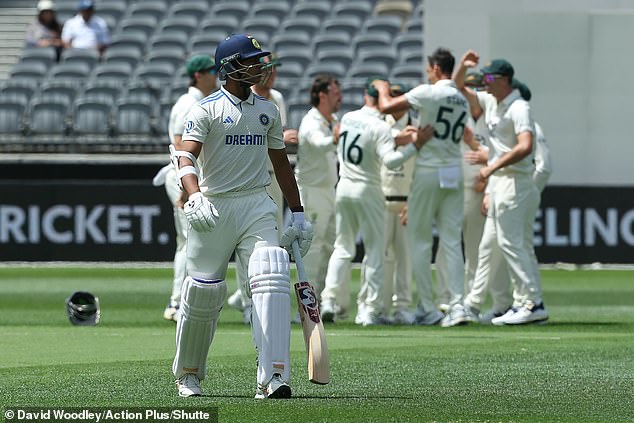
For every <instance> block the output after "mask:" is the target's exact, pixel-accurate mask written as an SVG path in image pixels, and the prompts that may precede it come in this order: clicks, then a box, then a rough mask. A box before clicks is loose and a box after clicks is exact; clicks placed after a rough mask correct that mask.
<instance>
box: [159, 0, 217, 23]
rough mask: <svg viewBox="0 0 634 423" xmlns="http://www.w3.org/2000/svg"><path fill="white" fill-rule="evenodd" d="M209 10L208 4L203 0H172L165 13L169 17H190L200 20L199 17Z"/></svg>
mask: <svg viewBox="0 0 634 423" xmlns="http://www.w3.org/2000/svg"><path fill="white" fill-rule="evenodd" d="M209 10H210V7H209V4H208V3H207V2H206V1H205V0H185V1H179V2H174V4H172V6H171V7H170V9H169V11H168V13H167V15H168V16H170V17H172V16H176V17H180V16H185V17H192V18H195V19H196V20H197V21H200V19H201V17H203V16H205V15H206V14H207V12H209Z"/></svg>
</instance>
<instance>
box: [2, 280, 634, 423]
mask: <svg viewBox="0 0 634 423" xmlns="http://www.w3.org/2000/svg"><path fill="white" fill-rule="evenodd" d="M358 273H359V272H358V270H356V271H355V273H354V280H355V283H354V284H353V291H354V292H356V289H358V277H359V276H358ZM542 275H543V280H544V282H543V285H544V291H545V300H546V304H547V306H548V309H549V311H550V316H551V320H550V322H549V324H547V325H543V326H522V327H485V326H464V327H456V328H440V327H413V326H412V327H405V326H392V327H387V326H382V327H371V328H362V327H359V326H356V325H354V324H352V323H351V321H347V322H341V323H337V324H335V325H328V326H326V330H327V333H328V344H329V348H330V356H331V372H332V382H331V383H330V384H329V385H327V386H318V385H313V384H311V383H309V382H308V380H307V372H306V356H305V351H304V346H303V338H302V335H301V328H300V327H299V326H298V325H293V332H292V335H291V361H292V369H293V370H292V383H291V386H292V388H293V398H292V399H291V400H280V401H274V400H268V401H261V400H260V401H258V400H255V399H253V395H254V394H255V350H254V348H253V344H252V340H251V332H250V329H249V328H248V327H247V326H245V325H243V324H242V323H240V319H241V315H240V313H239V312H237V311H235V310H232V309H229V308H226V309H225V310H224V311H223V313H222V315H221V320H220V324H219V327H218V331H217V333H216V339H215V340H214V343H213V345H212V348H211V352H210V354H209V362H208V368H209V374H208V378H207V379H206V380H205V381H204V384H203V388H204V390H205V396H203V397H199V398H187V399H182V398H179V397H178V396H177V393H176V389H175V386H174V383H173V380H172V376H171V373H170V367H171V362H172V358H173V355H174V328H175V325H174V324H171V323H169V322H166V321H163V320H162V318H161V315H162V311H163V307H164V305H165V302H166V300H167V297H168V296H169V292H170V284H171V270H170V269H161V268H156V269H111V268H92V269H90V268H68V269H63V268H0V351H1V353H0V405H1V406H2V407H6V406H34V407H53V406H65V407H71V406H75V407H80V406H81V407H86V406H90V407H98V406H111V407H159V406H165V407H183V406H186V407H189V406H192V407H201V408H204V407H212V406H217V407H218V411H219V417H220V421H222V422H235V421H245V422H256V421H257V422H313V421H328V422H385V421H391V422H408V421H411V422H423V421H438V422H446V421H459V422H471V421H479V422H484V421H488V422H498V421H503V422H508V421H513V422H525V421H533V422H546V421H564V422H626V421H634V272H632V271H563V270H548V271H543V273H542ZM230 279H231V280H230V281H229V290H230V291H232V290H233V288H234V287H235V281H234V279H233V273H231V274H230ZM74 290H88V291H91V292H93V293H95V294H97V295H98V296H99V297H100V300H101V306H102V322H101V323H100V324H99V326H97V327H73V326H71V325H70V324H69V322H68V320H67V319H66V315H65V311H64V299H65V298H66V297H67V296H68V295H69V294H70V293H71V292H72V291H74ZM353 315H354V313H352V316H353ZM351 318H352V317H351Z"/></svg>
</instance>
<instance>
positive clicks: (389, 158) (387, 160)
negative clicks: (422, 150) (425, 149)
mask: <svg viewBox="0 0 634 423" xmlns="http://www.w3.org/2000/svg"><path fill="white" fill-rule="evenodd" d="M377 130H378V131H379V133H378V134H377V140H378V142H377V154H378V155H379V157H380V158H381V160H382V161H383V163H384V164H385V166H386V167H387V168H388V169H396V168H397V167H399V166H401V165H402V164H403V163H405V161H407V159H409V158H410V157H412V156H413V155H414V154H416V151H417V150H416V147H415V146H414V144H408V145H407V146H405V147H403V148H400V149H398V150H395V148H396V145H395V144H394V138H393V137H392V133H391V130H390V127H389V126H388V125H384V126H383V125H381V126H380V127H378V128H377Z"/></svg>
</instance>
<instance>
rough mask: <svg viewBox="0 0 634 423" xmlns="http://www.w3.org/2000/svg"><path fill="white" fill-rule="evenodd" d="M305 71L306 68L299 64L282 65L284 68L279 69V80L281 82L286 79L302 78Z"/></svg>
mask: <svg viewBox="0 0 634 423" xmlns="http://www.w3.org/2000/svg"><path fill="white" fill-rule="evenodd" d="M305 70H306V67H305V66H302V65H300V64H299V63H297V62H289V63H282V66H279V67H278V68H277V78H278V79H279V80H281V79H284V78H292V79H295V78H300V77H301V76H302V75H303V73H304V71H305Z"/></svg>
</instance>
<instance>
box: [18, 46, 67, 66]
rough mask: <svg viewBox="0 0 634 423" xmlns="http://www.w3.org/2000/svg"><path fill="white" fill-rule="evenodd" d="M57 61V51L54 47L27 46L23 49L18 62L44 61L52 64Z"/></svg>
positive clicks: (47, 64) (46, 64)
mask: <svg viewBox="0 0 634 423" xmlns="http://www.w3.org/2000/svg"><path fill="white" fill-rule="evenodd" d="M56 61H57V51H55V48H54V47H26V48H24V49H22V52H21V54H20V59H19V61H18V63H25V64H31V63H42V64H44V65H45V66H47V67H48V66H52V65H53V64H54V63H55V62H56Z"/></svg>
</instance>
